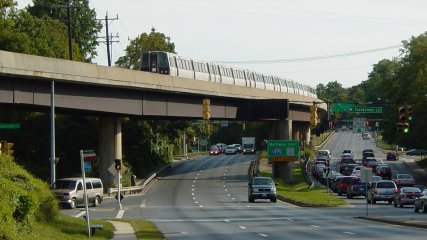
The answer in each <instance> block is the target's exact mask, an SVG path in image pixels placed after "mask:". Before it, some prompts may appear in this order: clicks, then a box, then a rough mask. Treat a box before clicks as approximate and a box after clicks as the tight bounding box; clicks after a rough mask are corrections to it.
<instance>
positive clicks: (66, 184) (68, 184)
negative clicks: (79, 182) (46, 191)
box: [53, 180, 76, 190]
mask: <svg viewBox="0 0 427 240" xmlns="http://www.w3.org/2000/svg"><path fill="white" fill-rule="evenodd" d="M75 188H76V181H74V180H58V181H56V182H55V183H54V184H53V189H70V190H73V189H75Z"/></svg>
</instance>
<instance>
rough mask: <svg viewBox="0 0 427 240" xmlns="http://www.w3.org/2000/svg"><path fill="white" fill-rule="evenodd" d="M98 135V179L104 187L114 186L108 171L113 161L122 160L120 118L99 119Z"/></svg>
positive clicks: (112, 177) (111, 175) (112, 176)
mask: <svg viewBox="0 0 427 240" xmlns="http://www.w3.org/2000/svg"><path fill="white" fill-rule="evenodd" d="M99 132H100V135H99V177H100V178H101V180H102V182H103V183H104V186H106V187H111V186H113V184H114V175H113V174H111V173H110V172H109V171H108V168H109V167H110V165H111V164H113V162H114V160H115V159H122V124H121V119H120V118H115V117H101V118H100V131H99Z"/></svg>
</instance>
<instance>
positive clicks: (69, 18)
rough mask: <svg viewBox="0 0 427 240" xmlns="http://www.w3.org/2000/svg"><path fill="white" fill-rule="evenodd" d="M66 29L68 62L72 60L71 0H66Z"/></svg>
mask: <svg viewBox="0 0 427 240" xmlns="http://www.w3.org/2000/svg"><path fill="white" fill-rule="evenodd" d="M67 18H68V23H67V28H68V53H69V57H70V60H73V44H72V41H71V0H68V6H67Z"/></svg>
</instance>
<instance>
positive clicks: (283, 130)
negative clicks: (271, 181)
mask: <svg viewBox="0 0 427 240" xmlns="http://www.w3.org/2000/svg"><path fill="white" fill-rule="evenodd" d="M269 138H270V140H291V139H292V120H284V121H273V122H272V124H271V127H270V133H269ZM292 165H293V163H290V162H272V166H273V169H272V173H273V177H274V178H283V179H285V180H289V179H291V178H292Z"/></svg>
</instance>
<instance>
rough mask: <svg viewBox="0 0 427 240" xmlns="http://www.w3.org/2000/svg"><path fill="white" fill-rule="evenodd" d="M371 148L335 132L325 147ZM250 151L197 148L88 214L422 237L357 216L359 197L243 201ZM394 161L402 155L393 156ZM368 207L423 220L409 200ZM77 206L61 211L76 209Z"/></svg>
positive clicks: (262, 231)
mask: <svg viewBox="0 0 427 240" xmlns="http://www.w3.org/2000/svg"><path fill="white" fill-rule="evenodd" d="M368 147H369V148H372V149H375V150H376V153H377V154H378V156H380V158H381V154H382V153H380V151H379V150H377V149H376V148H375V144H374V142H373V141H372V140H362V139H361V138H360V136H358V135H357V134H353V133H350V132H348V133H346V132H339V133H337V134H335V135H334V137H332V139H331V140H330V141H329V143H328V144H327V145H325V146H324V148H328V149H330V150H331V151H332V154H333V157H335V156H336V157H338V156H339V155H340V154H341V152H342V150H343V149H352V150H353V151H354V152H355V153H356V157H357V154H359V153H361V151H362V150H363V149H364V148H368ZM255 157H257V156H256V155H255V156H254V155H241V154H238V155H219V156H202V157H198V158H197V159H193V160H188V161H182V162H179V163H175V164H174V167H172V168H170V169H168V170H167V171H165V172H163V174H162V175H161V177H160V178H159V179H157V180H156V181H155V182H153V183H152V185H151V186H150V188H149V190H148V191H147V192H145V193H144V194H138V195H133V196H126V197H125V198H124V199H123V201H122V204H123V209H122V210H118V209H117V208H116V202H115V199H111V198H109V199H106V201H105V202H104V203H103V204H101V206H100V207H98V208H91V218H92V219H97V218H136V219H147V220H150V221H153V222H154V223H155V224H156V225H157V226H158V228H159V229H160V230H161V231H162V232H163V234H164V235H165V237H167V238H168V239H245V240H246V239H425V238H426V233H427V232H426V230H423V229H416V228H408V227H399V226H395V225H387V224H381V223H375V222H371V221H364V220H358V219H356V218H355V217H356V216H364V215H365V204H364V203H365V201H364V199H363V198H361V199H351V200H348V201H349V203H350V205H349V206H346V207H334V208H311V207H298V206H294V205H291V204H288V203H285V202H281V201H278V202H277V203H270V202H269V201H263V200H257V201H256V202H255V203H248V198H247V188H248V185H247V183H248V177H247V172H248V167H249V164H250V161H251V160H253V159H254V158H255ZM395 164H396V166H398V167H396V168H401V167H402V168H404V166H403V165H402V166H400V164H402V163H401V162H396V163H395ZM369 207H370V208H369V214H370V215H371V216H378V217H389V216H392V217H396V216H397V217H399V218H411V217H414V216H415V218H414V219H418V220H426V219H427V214H421V213H420V214H415V213H413V211H412V210H411V209H409V208H393V207H392V206H390V205H388V204H381V203H379V204H376V205H371V206H369ZM82 210H84V209H83V208H80V209H70V210H68V209H66V210H63V212H64V213H66V214H69V215H72V216H79V214H80V211H82Z"/></svg>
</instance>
